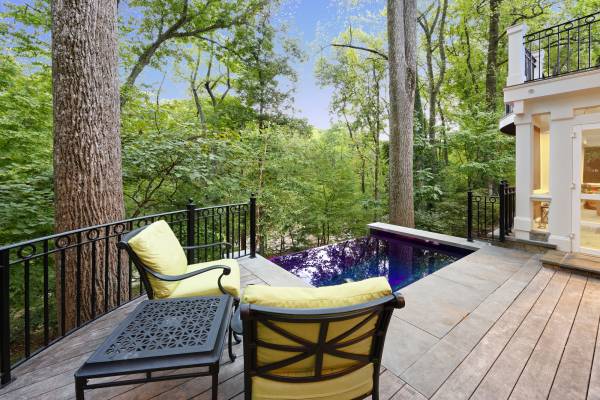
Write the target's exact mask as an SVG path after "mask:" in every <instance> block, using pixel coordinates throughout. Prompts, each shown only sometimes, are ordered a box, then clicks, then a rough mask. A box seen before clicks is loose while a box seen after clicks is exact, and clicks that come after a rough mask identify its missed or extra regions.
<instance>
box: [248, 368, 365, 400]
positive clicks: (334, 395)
mask: <svg viewBox="0 0 600 400" xmlns="http://www.w3.org/2000/svg"><path fill="white" fill-rule="evenodd" d="M371 390H373V364H367V365H365V366H364V367H362V368H360V369H358V370H356V371H354V372H351V373H349V374H347V375H342V376H341V377H339V378H334V379H327V380H324V381H321V382H309V383H288V382H280V381H273V380H270V379H265V378H261V377H253V378H252V399H253V400H310V399H318V400H347V399H348V400H349V399H356V398H360V397H362V396H364V395H366V394H367V393H370V392H371Z"/></svg>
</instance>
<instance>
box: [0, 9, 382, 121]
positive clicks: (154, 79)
mask: <svg viewBox="0 0 600 400" xmlns="http://www.w3.org/2000/svg"><path fill="white" fill-rule="evenodd" d="M30 3H32V1H31V0H0V11H2V10H3V8H4V5H6V4H19V5H22V4H30ZM384 6H385V0H281V6H280V7H279V8H278V10H277V12H276V14H275V15H274V17H273V23H274V24H275V26H277V27H285V28H286V32H287V33H286V34H287V35H288V36H291V37H292V38H294V39H296V40H297V42H298V43H299V44H300V47H301V48H302V49H303V51H304V53H305V55H306V58H305V60H304V61H303V62H295V63H294V64H292V66H293V68H294V70H295V71H296V72H297V74H298V81H297V83H296V85H295V93H294V95H293V97H294V104H293V109H294V110H293V111H292V113H293V115H294V116H296V117H300V118H306V119H307V120H308V122H309V123H310V124H312V125H313V126H315V127H317V128H321V129H326V128H328V127H329V126H330V125H331V122H332V120H331V116H330V113H329V102H330V100H331V95H332V89H331V88H330V87H325V88H322V87H319V85H318V83H317V81H316V78H315V64H316V61H317V59H318V58H319V57H320V56H321V55H323V54H324V52H327V51H328V49H325V50H323V49H324V47H325V46H326V45H328V44H330V43H331V42H332V41H333V39H334V38H335V37H337V36H338V35H339V34H340V33H341V32H343V31H344V30H346V29H347V28H348V27H349V26H350V25H351V26H352V27H353V28H361V29H363V30H364V31H367V32H371V33H375V32H382V31H383V30H385V17H383V15H382V10H383V9H384ZM119 13H121V15H122V16H127V15H128V14H132V15H135V13H134V12H132V11H131V9H128V7H127V2H126V1H123V2H122V3H121V5H120V6H119ZM329 51H330V48H329ZM173 69H174V67H173V65H169V66H167V67H166V70H167V74H166V76H165V75H164V71H159V70H157V69H153V68H151V67H147V68H146V69H145V70H144V72H143V73H142V74H141V76H140V77H139V79H138V81H137V83H138V84H142V85H148V86H150V87H151V88H154V90H157V88H158V87H159V85H160V83H161V81H162V80H163V76H165V81H164V83H163V85H162V88H161V93H160V97H161V98H162V99H165V100H166V99H175V98H184V97H187V96H189V89H188V86H187V84H186V83H185V82H183V81H182V80H181V79H180V78H177V77H176V76H175V74H174V73H173V72H174V71H173ZM283 84H284V85H285V84H286V83H285V81H284V82H283Z"/></svg>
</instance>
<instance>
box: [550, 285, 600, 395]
mask: <svg viewBox="0 0 600 400" xmlns="http://www.w3.org/2000/svg"><path fill="white" fill-rule="evenodd" d="M599 318H600V281H599V280H597V279H590V280H589V281H588V284H587V285H586V287H585V291H584V293H583V298H582V299H581V304H580V305H579V310H578V312H577V316H576V317H575V322H574V324H573V329H572V330H571V334H570V335H569V341H568V342H567V346H566V347H565V351H564V353H563V356H562V359H561V360H560V365H559V366H558V371H557V372H556V377H555V378H554V383H553V384H552V389H551V390H550V396H549V397H548V398H549V399H550V400H562V399H570V400H577V399H585V398H586V396H587V387H588V381H589V378H590V371H591V368H592V359H593V356H594V349H595V347H596V339H597V337H596V334H597V331H598V320H599Z"/></svg>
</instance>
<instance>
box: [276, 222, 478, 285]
mask: <svg viewBox="0 0 600 400" xmlns="http://www.w3.org/2000/svg"><path fill="white" fill-rule="evenodd" d="M471 252H472V251H470V250H465V249H461V248H458V247H451V246H446V245H441V244H436V243H433V242H428V241H422V240H418V239H412V238H406V237H400V236H396V235H394V234H389V233H384V232H381V233H380V232H377V233H372V234H371V235H370V236H367V237H363V238H359V239H352V240H347V241H345V242H341V243H336V244H332V245H328V246H323V247H317V248H313V249H308V250H304V251H301V252H298V253H293V254H287V255H283V256H278V257H273V258H271V261H273V262H274V263H275V264H277V265H279V266H281V267H282V268H284V269H286V270H287V271H289V272H291V273H293V274H294V275H296V276H298V277H300V278H302V279H303V280H305V281H306V282H308V283H310V284H311V285H313V286H317V287H318V286H329V285H337V284H340V283H345V282H349V281H359V280H362V279H366V278H371V277H375V276H385V277H387V279H388V281H389V282H390V285H391V286H392V288H393V289H394V290H397V289H400V288H402V287H404V286H407V285H409V284H411V283H412V282H415V281H417V280H419V279H421V278H423V277H425V276H427V275H429V274H432V273H434V272H435V271H437V270H439V269H440V268H443V267H445V266H446V265H448V264H450V263H453V262H454V261H456V260H458V259H460V258H462V257H464V256H466V255H468V254H470V253H471Z"/></svg>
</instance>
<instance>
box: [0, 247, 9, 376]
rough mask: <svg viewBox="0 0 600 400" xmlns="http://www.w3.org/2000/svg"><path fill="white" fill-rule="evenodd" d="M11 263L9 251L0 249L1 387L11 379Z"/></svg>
mask: <svg viewBox="0 0 600 400" xmlns="http://www.w3.org/2000/svg"><path fill="white" fill-rule="evenodd" d="M9 263H10V260H9V251H8V250H4V251H0V374H1V378H0V387H2V386H4V385H7V384H8V383H10V381H11V376H10V297H9V290H10V271H9Z"/></svg>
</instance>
